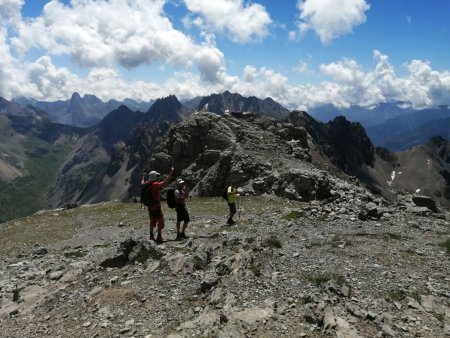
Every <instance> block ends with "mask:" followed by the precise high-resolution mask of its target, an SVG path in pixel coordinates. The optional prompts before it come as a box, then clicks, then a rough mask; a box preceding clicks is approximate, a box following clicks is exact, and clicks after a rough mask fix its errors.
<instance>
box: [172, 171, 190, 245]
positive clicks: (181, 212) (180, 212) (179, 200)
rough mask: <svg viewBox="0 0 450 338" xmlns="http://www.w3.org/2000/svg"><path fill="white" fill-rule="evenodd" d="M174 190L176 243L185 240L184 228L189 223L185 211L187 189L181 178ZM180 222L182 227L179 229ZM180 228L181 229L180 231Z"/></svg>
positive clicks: (187, 214) (187, 195)
mask: <svg viewBox="0 0 450 338" xmlns="http://www.w3.org/2000/svg"><path fill="white" fill-rule="evenodd" d="M176 185H177V188H176V190H175V210H176V212H177V238H176V240H177V241H180V240H183V239H187V236H186V233H185V231H186V227H187V225H188V223H189V221H190V218H189V213H188V211H187V209H186V199H187V198H188V197H189V188H188V186H187V184H186V182H185V181H183V180H182V179H181V178H179V179H178V180H177V183H176ZM181 222H183V226H182V227H181ZM180 228H181V229H180Z"/></svg>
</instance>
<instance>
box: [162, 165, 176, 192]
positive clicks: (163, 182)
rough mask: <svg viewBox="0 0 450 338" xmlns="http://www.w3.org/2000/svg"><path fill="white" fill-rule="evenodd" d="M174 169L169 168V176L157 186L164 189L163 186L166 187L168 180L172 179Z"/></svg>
mask: <svg viewBox="0 0 450 338" xmlns="http://www.w3.org/2000/svg"><path fill="white" fill-rule="evenodd" d="M174 170H175V169H174V167H172V168H170V173H169V175H167V176H166V178H165V179H164V181H162V182H161V183H160V184H159V185H160V187H164V186H165V185H167V183H169V181H170V178H171V177H172V174H173V172H174Z"/></svg>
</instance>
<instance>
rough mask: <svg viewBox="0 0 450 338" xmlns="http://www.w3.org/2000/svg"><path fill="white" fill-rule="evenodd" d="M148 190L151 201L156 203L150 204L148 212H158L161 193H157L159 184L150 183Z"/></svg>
mask: <svg viewBox="0 0 450 338" xmlns="http://www.w3.org/2000/svg"><path fill="white" fill-rule="evenodd" d="M149 184H150V189H151V194H152V199H153V200H154V201H156V203H154V204H152V205H151V206H149V207H148V209H149V210H159V209H161V193H160V192H159V189H160V185H161V182H156V181H153V182H150V183H149Z"/></svg>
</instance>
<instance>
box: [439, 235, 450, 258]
mask: <svg viewBox="0 0 450 338" xmlns="http://www.w3.org/2000/svg"><path fill="white" fill-rule="evenodd" d="M440 246H441V247H443V248H444V249H445V250H446V251H447V254H449V255H450V238H447V239H446V240H445V241H444V242H442V243H440Z"/></svg>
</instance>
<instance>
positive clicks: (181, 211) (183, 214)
mask: <svg viewBox="0 0 450 338" xmlns="http://www.w3.org/2000/svg"><path fill="white" fill-rule="evenodd" d="M175 210H176V212H177V222H181V221H183V222H186V223H188V222H189V221H190V220H191V219H190V218H189V213H188V211H187V209H186V206H185V205H184V204H179V205H177V206H176V207H175Z"/></svg>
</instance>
